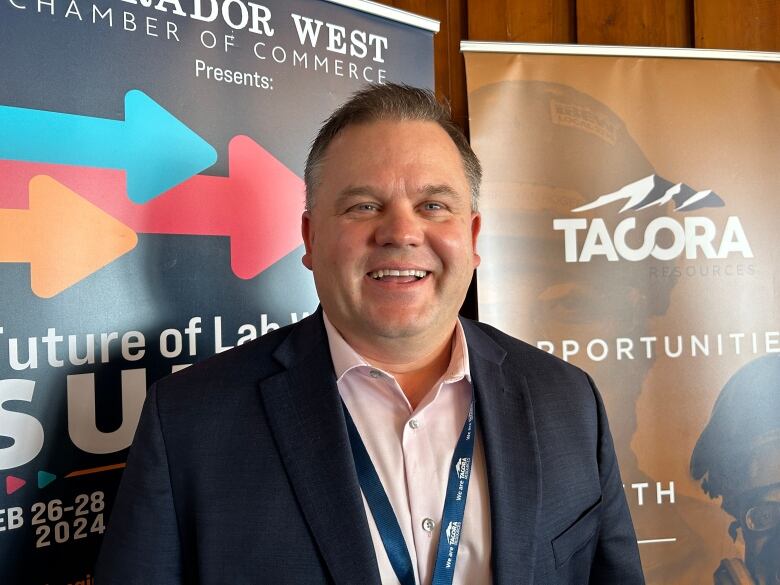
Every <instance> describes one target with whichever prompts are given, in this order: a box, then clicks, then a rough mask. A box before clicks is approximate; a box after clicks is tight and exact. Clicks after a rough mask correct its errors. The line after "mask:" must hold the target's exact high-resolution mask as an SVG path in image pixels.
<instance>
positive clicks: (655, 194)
mask: <svg viewBox="0 0 780 585" xmlns="http://www.w3.org/2000/svg"><path fill="white" fill-rule="evenodd" d="M463 50H464V52H465V56H466V69H467V81H468V93H469V112H470V129H471V140H472V144H473V146H474V149H475V150H476V152H477V154H478V156H479V157H480V159H481V161H482V163H483V165H484V169H485V181H484V187H483V196H482V201H481V203H480V206H481V211H482V214H483V232H482V239H481V242H480V246H481V252H482V259H483V260H482V264H481V266H480V268H479V270H478V287H479V289H478V290H479V314H480V319H481V320H483V321H486V322H488V323H492V324H494V325H496V326H498V327H500V328H501V329H503V330H505V331H509V332H510V333H512V334H514V335H516V336H517V337H520V338H522V339H525V340H526V341H528V342H530V343H532V344H534V345H536V346H537V347H539V348H541V349H544V350H546V351H549V352H551V353H554V354H555V355H557V356H559V357H561V358H563V359H564V360H567V361H571V362H573V363H575V364H577V365H579V366H581V367H582V368H583V369H585V370H586V371H588V372H590V373H591V374H592V375H593V377H594V379H595V381H596V383H597V385H598V387H599V389H600V390H601V392H602V394H603V396H604V400H605V403H606V408H607V412H608V415H609V419H610V426H611V429H612V433H613V436H614V438H615V444H616V445H615V446H616V450H617V453H618V457H619V460H620V465H621V472H622V477H623V481H624V486H625V491H626V496H627V498H628V501H629V505H630V508H631V513H632V516H633V520H634V524H635V527H636V530H637V537H638V540H639V543H640V553H641V555H642V562H643V566H644V570H645V573H646V578H647V582H648V584H650V585H682V584H686V585H687V584H691V585H693V584H702V583H717V584H721V585H722V584H726V583H729V584H740V585H751V584H755V585H763V584H768V583H771V584H776V583H780V565H779V564H778V563H779V562H780V561H778V559H780V466H779V464H778V462H780V253H779V252H778V250H780V236H778V231H777V217H778V216H779V215H780V200H779V199H778V197H777V195H778V193H780V175H778V172H777V169H778V164H779V163H780V158H779V157H778V149H777V137H778V136H780V55H777V54H750V53H739V52H728V53H725V52H711V51H681V50H677V51H675V50H653V49H645V50H643V49H631V48H605V47H576V46H574V47H564V46H544V45H523V44H517V45H512V44H498V43H496V44H493V43H484V44H480V43H464V45H463Z"/></svg>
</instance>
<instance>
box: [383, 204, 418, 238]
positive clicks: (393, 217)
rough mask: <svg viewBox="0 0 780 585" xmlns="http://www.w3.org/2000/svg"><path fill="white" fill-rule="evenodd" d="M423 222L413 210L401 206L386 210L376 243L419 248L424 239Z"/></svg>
mask: <svg viewBox="0 0 780 585" xmlns="http://www.w3.org/2000/svg"><path fill="white" fill-rule="evenodd" d="M421 222H422V219H421V218H420V217H418V216H417V214H416V213H415V212H414V210H413V209H407V208H406V207H401V206H398V207H392V208H389V209H386V210H385V212H384V213H383V215H382V217H381V218H380V221H379V225H378V226H377V229H376V234H375V237H376V243H377V244H379V245H380V246H419V245H420V244H421V243H422V242H423V238H424V235H423V229H422V223H421Z"/></svg>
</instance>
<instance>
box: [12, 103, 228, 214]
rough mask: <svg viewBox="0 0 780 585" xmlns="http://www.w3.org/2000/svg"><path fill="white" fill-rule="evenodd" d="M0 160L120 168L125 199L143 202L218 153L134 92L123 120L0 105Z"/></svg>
mask: <svg viewBox="0 0 780 585" xmlns="http://www.w3.org/2000/svg"><path fill="white" fill-rule="evenodd" d="M0 159H9V160H23V161H35V162H47V163H55V164H65V165H76V166H84V167H101V168H109V169H124V170H125V171H126V172H127V194H128V195H129V197H130V199H132V200H133V201H135V202H136V203H146V202H147V201H149V200H150V199H153V198H155V197H157V196H158V195H160V194H161V193H164V192H165V191H167V190H168V189H170V188H171V187H175V186H176V185H178V184H179V183H182V182H184V181H186V180H187V179H189V178H190V177H192V176H193V175H197V174H198V173H200V172H201V171H203V170H204V169H207V168H208V167H210V166H211V165H213V164H214V163H215V162H216V161H217V151H216V150H214V147H213V146H211V145H210V144H209V143H208V142H206V141H205V140H203V139H202V138H201V137H200V136H198V135H197V134H196V133H195V132H193V131H192V130H190V129H189V128H187V126H185V125H184V124H183V123H182V122H180V121H179V120H178V119H176V118H175V117H174V116H172V115H171V114H170V113H169V112H168V111H167V110H166V109H165V108H163V107H162V106H160V104H158V103H157V102H155V101H154V100H153V99H151V98H150V97H149V96H147V95H146V94H145V93H143V92H142V91H139V90H137V89H134V90H132V91H129V92H127V94H126V95H125V120H124V121H122V120H106V119H103V118H91V117H89V116H77V115H74V114H61V113H59V112H47V111H43V110H29V109H26V108H15V107H11V106H0Z"/></svg>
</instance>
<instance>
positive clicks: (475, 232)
mask: <svg viewBox="0 0 780 585" xmlns="http://www.w3.org/2000/svg"><path fill="white" fill-rule="evenodd" d="M481 229H482V214H480V213H479V212H478V211H474V212H472V214H471V253H472V254H473V255H474V256H473V258H474V268H476V267H477V266H479V263H480V262H482V258H480V257H479V254H477V239H478V238H479V232H480V230H481Z"/></svg>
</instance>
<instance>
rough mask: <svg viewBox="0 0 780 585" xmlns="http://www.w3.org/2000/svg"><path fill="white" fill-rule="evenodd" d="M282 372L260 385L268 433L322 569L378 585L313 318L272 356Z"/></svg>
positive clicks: (329, 367) (324, 344) (320, 332)
mask: <svg viewBox="0 0 780 585" xmlns="http://www.w3.org/2000/svg"><path fill="white" fill-rule="evenodd" d="M274 357H276V358H277V359H278V360H279V361H280V362H281V363H282V364H283V365H284V366H286V368H287V369H286V370H284V371H282V372H280V373H279V374H276V375H274V376H272V377H270V378H267V379H265V380H262V381H261V382H260V389H261V395H262V400H263V404H264V406H265V409H266V412H267V414H268V421H269V425H270V427H271V432H272V433H273V435H274V439H275V440H276V443H277V445H278V448H279V452H280V453H281V456H282V461H283V463H284V465H285V468H286V469H287V473H288V474H289V478H290V482H291V484H292V486H293V490H294V491H295V495H296V497H297V499H298V502H299V503H300V505H301V510H302V511H303V514H304V516H305V518H306V521H307V522H308V523H309V526H310V528H311V531H312V534H313V535H314V539H315V540H316V542H317V545H318V546H319V549H320V552H321V553H322V557H323V559H324V560H325V564H326V565H327V567H328V570H329V571H330V573H331V576H332V577H333V579H334V581H335V582H336V583H337V584H340V585H346V584H348V583H354V584H360V585H363V584H376V585H379V583H380V577H379V569H378V567H377V561H376V556H375V554H374V547H373V543H372V541H371V533H370V531H369V528H368V522H367V519H366V515H365V509H364V506H363V500H362V496H361V492H360V486H359V484H358V480H357V475H356V473H355V466H354V462H353V460H352V455H351V452H350V449H349V438H348V436H347V432H346V427H345V422H344V414H343V411H342V408H341V399H340V397H339V393H338V389H337V387H336V379H335V375H334V373H333V364H332V362H331V358H330V352H329V351H328V341H327V336H326V334H325V330H324V326H323V324H322V317H321V314H320V312H318V313H317V314H316V315H314V316H313V317H311V318H308V319H306V320H304V321H302V322H301V323H300V324H299V325H298V326H297V327H296V328H295V329H293V331H292V332H291V333H290V336H289V337H288V338H287V340H285V341H284V342H283V343H282V345H280V346H279V348H278V349H277V351H276V352H275V354H274Z"/></svg>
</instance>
